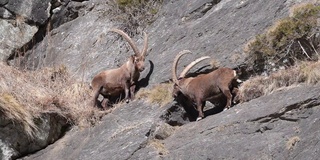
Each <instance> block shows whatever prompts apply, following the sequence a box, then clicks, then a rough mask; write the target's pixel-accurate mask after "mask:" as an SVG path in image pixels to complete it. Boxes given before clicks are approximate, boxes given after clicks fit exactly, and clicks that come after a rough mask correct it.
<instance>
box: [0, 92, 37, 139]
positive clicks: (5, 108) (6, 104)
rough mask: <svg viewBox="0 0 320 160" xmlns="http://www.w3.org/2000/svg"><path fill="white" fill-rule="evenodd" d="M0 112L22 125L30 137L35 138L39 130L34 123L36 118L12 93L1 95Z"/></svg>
mask: <svg viewBox="0 0 320 160" xmlns="http://www.w3.org/2000/svg"><path fill="white" fill-rule="evenodd" d="M0 112H2V113H4V115H6V116H7V117H8V118H9V119H11V120H14V121H15V122H17V123H19V124H21V125H22V127H23V128H24V130H25V132H26V133H27V135H29V137H34V136H35V135H34V133H35V132H36V131H37V129H38V128H37V126H36V124H35V123H34V121H33V118H34V116H33V115H32V113H31V112H30V111H28V110H27V108H25V107H24V106H22V105H21V104H20V103H19V102H18V101H17V99H16V98H15V97H14V96H13V95H11V94H10V93H5V92H2V93H1V94H0Z"/></svg>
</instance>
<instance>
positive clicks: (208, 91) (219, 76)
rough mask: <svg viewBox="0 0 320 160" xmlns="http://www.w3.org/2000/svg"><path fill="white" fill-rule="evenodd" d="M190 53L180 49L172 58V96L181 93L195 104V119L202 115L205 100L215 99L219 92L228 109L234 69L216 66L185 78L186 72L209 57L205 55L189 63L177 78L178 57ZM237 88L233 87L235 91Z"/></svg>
mask: <svg viewBox="0 0 320 160" xmlns="http://www.w3.org/2000/svg"><path fill="white" fill-rule="evenodd" d="M187 53H191V52H190V51H188V50H184V51H181V52H180V53H179V54H178V55H177V56H176V57H175V59H174V62H173V66H172V80H173V82H174V89H173V93H172V94H173V96H174V97H176V96H177V95H178V94H180V93H182V94H183V95H184V96H186V97H187V98H188V99H189V100H191V101H192V102H193V103H195V104H196V106H197V111H198V118H197V121H198V120H200V119H202V118H203V117H204V114H203V108H204V106H205V103H206V101H208V100H212V99H216V97H218V96H220V95H221V94H223V95H225V97H226V98H227V104H226V106H225V109H229V107H230V106H231V100H232V94H231V92H230V90H233V87H234V86H233V85H234V84H235V83H234V81H236V80H237V78H236V77H237V76H236V71H235V70H233V69H230V68H218V69H216V70H214V71H211V72H209V73H206V74H200V75H198V76H196V77H189V78H186V77H185V76H186V74H187V72H188V71H189V70H190V69H191V68H192V67H193V66H194V65H196V64H197V63H199V62H201V61H202V60H205V59H208V58H210V57H208V56H205V57H201V58H198V59H197V60H195V61H193V62H192V63H190V64H189V65H188V66H187V67H186V68H185V69H184V70H183V71H182V72H181V74H180V76H179V78H177V75H176V72H177V71H176V70H177V63H178V61H179V59H180V58H181V57H182V56H183V55H185V54H187ZM236 91H237V89H234V92H236Z"/></svg>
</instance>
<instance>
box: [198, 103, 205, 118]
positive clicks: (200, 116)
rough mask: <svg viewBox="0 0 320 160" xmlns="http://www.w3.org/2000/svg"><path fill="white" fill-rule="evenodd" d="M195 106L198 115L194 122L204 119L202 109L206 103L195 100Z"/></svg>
mask: <svg viewBox="0 0 320 160" xmlns="http://www.w3.org/2000/svg"><path fill="white" fill-rule="evenodd" d="M196 104H197V110H198V113H199V114H198V117H197V120H196V121H199V120H201V119H203V118H204V114H203V108H204V106H205V105H206V101H204V102H203V101H202V100H197V102H196Z"/></svg>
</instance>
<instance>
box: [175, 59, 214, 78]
mask: <svg viewBox="0 0 320 160" xmlns="http://www.w3.org/2000/svg"><path fill="white" fill-rule="evenodd" d="M209 58H210V57H209V56H203V57H200V58H198V59H196V60H194V61H193V62H191V63H190V64H189V65H188V66H187V67H186V68H184V69H183V71H182V72H181V74H180V76H179V78H184V77H185V76H186V74H187V73H188V72H189V70H190V69H191V68H192V67H193V66H195V65H196V64H198V63H200V62H201V61H203V60H205V59H209Z"/></svg>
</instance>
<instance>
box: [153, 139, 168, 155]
mask: <svg viewBox="0 0 320 160" xmlns="http://www.w3.org/2000/svg"><path fill="white" fill-rule="evenodd" d="M148 145H149V146H152V147H153V148H155V149H156V150H157V151H158V152H159V154H160V155H167V154H168V153H169V151H168V149H167V148H166V147H165V145H164V144H163V143H162V142H161V141H160V140H157V139H152V140H149V141H148Z"/></svg>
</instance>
